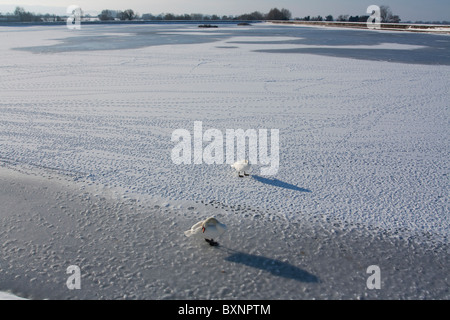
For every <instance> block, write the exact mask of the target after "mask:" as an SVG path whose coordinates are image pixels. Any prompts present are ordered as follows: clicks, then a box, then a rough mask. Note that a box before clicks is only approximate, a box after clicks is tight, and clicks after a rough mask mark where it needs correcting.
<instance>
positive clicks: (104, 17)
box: [0, 5, 450, 24]
mask: <svg viewBox="0 0 450 320" xmlns="http://www.w3.org/2000/svg"><path fill="white" fill-rule="evenodd" d="M380 9H381V22H383V23H400V21H401V19H400V17H399V16H398V15H395V14H393V13H392V11H391V9H390V7H389V6H386V5H383V6H380ZM66 17H67V16H60V15H55V14H49V13H46V14H35V13H32V12H28V11H26V10H25V9H24V8H23V7H19V6H18V7H16V9H15V10H14V12H13V13H6V14H5V15H2V14H1V13H0V21H6V22H57V21H64V18H66ZM82 17H83V18H85V19H92V18H93V19H96V18H98V19H99V20H100V21H116V20H120V21H132V20H143V21H233V20H240V21H242V20H244V21H263V20H285V21H287V20H294V21H329V22H332V21H337V22H366V21H367V19H368V18H369V15H361V16H359V15H356V16H351V15H348V14H341V15H339V16H338V17H337V18H335V17H334V16H333V15H331V14H329V15H326V16H321V15H318V16H310V15H308V16H305V17H303V18H299V17H296V18H292V13H291V11H290V10H288V9H285V8H282V9H278V8H272V9H271V10H270V11H269V12H268V13H261V12H260V11H254V12H252V13H245V14H241V15H237V16H234V15H228V16H227V15H223V16H218V15H216V14H212V15H205V14H202V13H191V14H173V13H161V14H159V15H153V14H151V13H144V14H142V15H141V14H139V13H137V12H135V11H134V10H132V9H126V10H123V11H122V10H110V9H104V10H102V11H101V13H100V14H98V15H94V16H92V15H89V14H86V15H84V14H82ZM407 22H411V21H407ZM415 23H433V24H450V22H448V21H432V22H430V21H427V22H424V21H416V22H415Z"/></svg>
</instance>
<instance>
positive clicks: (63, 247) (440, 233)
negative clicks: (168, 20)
mask: <svg viewBox="0 0 450 320" xmlns="http://www.w3.org/2000/svg"><path fill="white" fill-rule="evenodd" d="M196 29H197V28H196V27H194V26H186V25H178V26H176V25H170V26H159V25H151V26H83V27H82V30H81V31H79V32H74V31H69V30H66V29H64V28H55V27H30V28H12V27H11V28H6V29H0V43H2V47H1V48H0V54H1V56H2V60H1V61H0V79H1V80H0V109H1V113H0V183H1V185H2V190H3V191H1V193H0V198H1V200H2V201H1V203H2V204H4V205H2V208H1V209H0V219H1V220H2V223H1V225H2V226H3V227H2V229H1V231H0V243H2V255H1V256H0V290H3V291H10V292H13V293H16V294H18V295H19V296H23V297H26V298H36V299H45V298H55V299H59V298H67V299H70V298H80V299H83V298H94V299H96V298H100V299H101V298H103V299H105V298H114V299H121V298H134V299H140V298H151V299H199V298H204V299H205V298H206V299H226V298H233V299H280V298H281V299H310V298H351V299H354V298H411V297H413V298H447V299H448V297H449V291H448V285H446V281H448V280H447V279H448V275H447V272H446V266H448V262H449V261H448V254H447V253H448V252H447V250H448V236H449V230H450V228H449V221H450V216H449V214H448V212H449V210H448V189H447V186H448V176H447V175H448V159H449V146H448V139H447V137H448V127H449V126H448V101H450V97H449V92H450V82H449V76H448V75H449V74H450V73H449V71H450V67H449V65H450V58H449V56H448V52H449V51H448V46H449V43H450V42H449V41H450V38H449V37H448V36H445V35H439V36H438V35H424V34H405V35H403V34H402V35H401V36H399V34H398V33H394V34H393V35H392V36H391V35H389V34H388V33H377V32H374V31H364V30H357V31H356V30H345V31H344V30H342V31H337V30H329V31H327V30H326V29H314V28H300V27H295V28H290V27H285V26H271V25H266V24H261V25H255V26H254V27H252V28H238V27H233V26H224V27H221V28H218V29H217V32H216V31H212V30H211V32H210V31H208V32H205V31H204V30H203V31H199V32H198V34H197V31H196ZM118 34H123V36H118ZM130 34H134V35H135V36H130ZM114 39H120V41H113V40H114ZM265 40H266V41H265ZM353 41H354V43H353ZM338 42H339V43H338ZM352 47H353V49H352ZM445 48H446V49H447V50H443V49H445ZM372 49H376V50H372ZM304 50H306V51H304ZM315 50H317V51H315ZM432 53H436V55H434V56H433V58H429V56H430V55H431V54H432ZM194 121H202V123H203V130H207V129H210V128H214V129H218V130H220V131H221V132H225V131H226V129H239V128H241V129H244V130H245V129H255V130H258V129H279V132H280V166H279V170H278V173H277V175H275V176H262V175H259V174H257V173H258V172H259V170H253V172H254V173H255V174H253V175H252V176H250V177H248V179H247V178H246V179H240V178H238V177H236V174H235V173H234V172H233V171H234V170H232V169H231V168H230V166H229V165H227V164H225V163H224V164H214V165H207V164H200V165H197V164H191V165H183V164H180V165H175V164H174V163H173V162H172V161H171V150H172V148H173V147H174V143H173V142H172V141H171V134H172V132H173V131H174V130H176V129H180V128H182V129H186V130H188V131H190V132H193V130H194ZM255 167H258V165H256V166H255ZM254 169H256V168H254ZM3 186H4V187H3ZM209 216H216V217H217V218H218V219H219V220H220V221H221V222H223V223H225V224H226V225H227V226H228V228H229V230H228V231H227V233H226V234H224V235H223V236H222V237H221V239H220V244H221V246H219V247H218V248H213V247H210V246H208V244H207V243H204V244H203V243H198V241H197V242H196V241H190V240H192V239H189V238H186V237H185V236H184V234H183V232H184V231H185V230H187V229H189V228H190V227H191V226H192V225H193V224H194V223H195V222H197V221H199V220H202V219H205V218H207V217H209ZM199 261H200V263H199ZM374 264H375V265H380V268H381V270H382V274H383V278H382V279H383V281H384V282H383V286H382V288H384V289H382V290H379V291H369V290H367V289H366V288H365V280H366V278H367V275H366V273H365V271H366V269H367V267H369V266H370V265H374ZM70 265H79V266H80V268H81V272H82V275H83V283H82V289H81V290H75V291H70V290H68V289H67V288H65V281H66V280H67V277H68V275H67V274H66V272H65V270H66V268H67V267H68V266H70ZM204 270H208V271H210V272H211V273H210V274H206V275H202V278H203V279H204V283H198V284H196V285H195V286H192V281H191V280H192V279H194V278H197V277H198V275H199V274H200V273H204ZM423 270H425V271H426V272H423ZM418 274H420V276H418ZM208 281H209V283H208Z"/></svg>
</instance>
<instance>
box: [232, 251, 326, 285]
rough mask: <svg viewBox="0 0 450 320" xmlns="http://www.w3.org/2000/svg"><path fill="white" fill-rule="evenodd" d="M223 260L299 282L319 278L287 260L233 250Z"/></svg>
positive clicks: (313, 280)
mask: <svg viewBox="0 0 450 320" xmlns="http://www.w3.org/2000/svg"><path fill="white" fill-rule="evenodd" d="M232 251H234V250H232ZM225 260H226V261H229V262H234V263H240V264H243V265H245V266H248V267H252V268H256V269H260V270H263V271H267V272H269V273H271V274H273V275H274V276H278V277H283V278H287V279H293V280H296V281H300V282H309V283H316V282H319V278H318V277H316V276H315V275H313V274H311V273H309V272H307V271H305V270H303V269H300V268H298V267H296V266H293V265H291V264H289V263H287V262H283V261H280V260H276V259H271V258H267V257H263V256H257V255H253V254H248V253H243V252H238V251H235V252H234V253H232V254H231V255H230V256H228V257H226V258H225Z"/></svg>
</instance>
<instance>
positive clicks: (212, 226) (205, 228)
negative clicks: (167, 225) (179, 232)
mask: <svg viewBox="0 0 450 320" xmlns="http://www.w3.org/2000/svg"><path fill="white" fill-rule="evenodd" d="M226 230H227V226H226V225H224V224H223V223H220V222H219V221H217V219H216V218H214V217H210V218H208V219H206V220H204V221H200V222H197V223H196V224H194V225H193V226H192V227H191V229H190V230H188V231H185V232H184V234H185V235H186V237H195V238H201V239H205V241H206V242H208V243H209V245H211V246H217V245H218V243H217V242H215V241H214V239H213V238H216V237H218V236H220V235H222V234H223V233H224V232H225V231H226Z"/></svg>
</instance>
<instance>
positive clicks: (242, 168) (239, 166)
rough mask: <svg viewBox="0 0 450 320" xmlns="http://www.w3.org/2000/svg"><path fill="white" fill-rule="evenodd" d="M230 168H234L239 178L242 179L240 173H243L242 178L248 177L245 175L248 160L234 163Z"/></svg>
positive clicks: (247, 168) (248, 168)
mask: <svg viewBox="0 0 450 320" xmlns="http://www.w3.org/2000/svg"><path fill="white" fill-rule="evenodd" d="M231 167H232V168H234V169H235V170H236V171H237V172H238V174H239V177H241V178H242V177H243V175H242V174H241V172H243V173H244V176H248V175H249V174H248V173H247V171H249V170H250V163H248V160H239V161H237V162H235V163H233V164H232V165H231Z"/></svg>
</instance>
